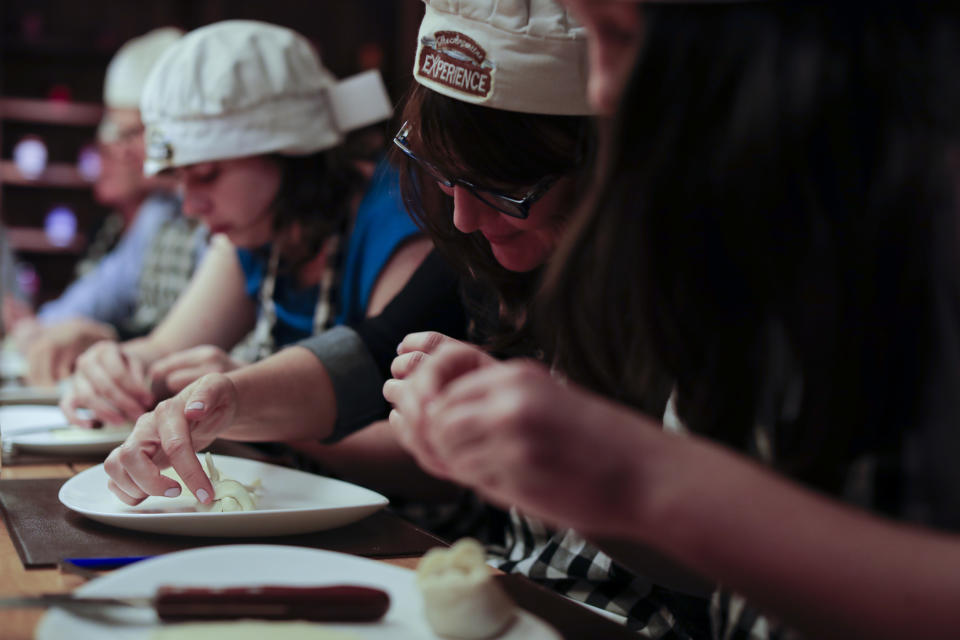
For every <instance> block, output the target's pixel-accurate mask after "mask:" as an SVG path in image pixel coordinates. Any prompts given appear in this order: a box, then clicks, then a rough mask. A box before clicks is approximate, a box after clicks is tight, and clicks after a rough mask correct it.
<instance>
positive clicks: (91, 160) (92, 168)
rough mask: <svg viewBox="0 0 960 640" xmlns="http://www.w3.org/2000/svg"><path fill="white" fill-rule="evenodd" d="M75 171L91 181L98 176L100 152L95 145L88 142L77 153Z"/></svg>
mask: <svg viewBox="0 0 960 640" xmlns="http://www.w3.org/2000/svg"><path fill="white" fill-rule="evenodd" d="M77 171H78V172H79V173H80V175H81V176H83V179H84V180H88V181H90V182H93V181H94V180H96V179H97V178H99V177H100V152H99V151H97V147H96V145H92V144H88V145H86V146H84V147H83V148H82V149H80V153H78V154H77Z"/></svg>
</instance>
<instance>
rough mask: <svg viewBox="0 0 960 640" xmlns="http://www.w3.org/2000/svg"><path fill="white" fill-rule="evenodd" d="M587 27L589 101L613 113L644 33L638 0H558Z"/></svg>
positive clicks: (599, 110)
mask: <svg viewBox="0 0 960 640" xmlns="http://www.w3.org/2000/svg"><path fill="white" fill-rule="evenodd" d="M560 2H561V3H562V4H564V5H566V6H567V8H568V9H570V12H571V13H573V15H574V16H576V17H577V19H578V20H580V22H581V23H582V24H583V26H584V27H585V28H586V29H587V32H588V34H589V37H590V40H589V51H590V81H589V85H588V87H587V89H588V93H589V97H590V103H591V104H592V105H593V107H594V108H595V109H597V111H598V112H600V113H603V114H607V115H609V114H612V113H613V112H614V111H615V110H616V108H617V103H618V102H619V100H620V93H621V92H622V91H623V87H624V85H625V84H626V82H627V77H628V76H629V74H630V70H631V69H632V68H633V63H634V61H635V60H636V57H637V52H638V51H639V49H640V40H641V37H642V35H643V23H642V15H641V12H640V3H639V2H636V1H630V0H560Z"/></svg>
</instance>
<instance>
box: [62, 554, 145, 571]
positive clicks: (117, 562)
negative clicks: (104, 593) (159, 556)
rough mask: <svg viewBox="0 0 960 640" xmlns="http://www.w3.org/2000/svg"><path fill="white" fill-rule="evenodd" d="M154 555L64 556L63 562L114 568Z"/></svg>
mask: <svg viewBox="0 0 960 640" xmlns="http://www.w3.org/2000/svg"><path fill="white" fill-rule="evenodd" d="M153 557H154V556H122V557H119V558H64V559H63V561H64V562H69V563H70V564H72V565H73V566H75V567H82V568H84V569H116V568H117V567H125V566H127V565H128V564H133V563H134V562H140V561H141V560H147V559H149V558H153Z"/></svg>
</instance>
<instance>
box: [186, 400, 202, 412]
mask: <svg viewBox="0 0 960 640" xmlns="http://www.w3.org/2000/svg"><path fill="white" fill-rule="evenodd" d="M204 406H205V405H204V404H203V403H202V402H200V401H199V400H194V401H193V402H191V403H190V404H188V405H187V411H200V410H201V409H203V407H204Z"/></svg>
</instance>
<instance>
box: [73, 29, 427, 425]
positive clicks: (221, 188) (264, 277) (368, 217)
mask: <svg viewBox="0 0 960 640" xmlns="http://www.w3.org/2000/svg"><path fill="white" fill-rule="evenodd" d="M141 110H142V113H143V119H144V122H145V124H146V144H147V159H146V163H145V171H146V172H147V173H148V174H151V175H153V174H158V173H160V172H167V173H170V174H172V175H173V176H174V177H175V179H176V180H177V182H178V185H179V188H180V191H181V194H182V196H183V209H184V212H185V213H186V215H188V216H191V217H195V218H199V219H200V220H201V221H203V222H204V223H205V224H206V225H207V226H208V227H209V228H210V231H211V232H212V233H213V234H215V236H214V239H213V241H212V243H211V248H210V251H209V253H208V255H207V257H206V259H205V260H204V263H203V264H202V265H201V268H200V269H199V271H198V273H197V275H196V276H195V278H194V280H193V282H192V283H191V285H190V288H189V289H188V290H187V291H186V292H185V293H184V295H183V296H182V297H181V299H180V300H179V301H178V303H177V306H176V307H175V308H174V309H173V311H172V312H171V313H170V314H169V316H168V317H167V318H166V319H165V321H164V322H163V323H162V324H161V325H160V326H159V327H157V328H156V329H155V330H154V331H153V332H152V333H151V334H150V335H148V336H146V337H145V338H142V339H138V340H133V341H129V342H127V343H124V344H121V345H116V344H111V343H101V344H98V345H96V346H94V347H93V348H91V349H90V350H88V351H87V352H86V353H85V354H84V355H83V356H82V357H81V358H80V360H79V362H78V371H77V375H76V376H75V380H74V388H73V391H72V392H71V394H69V395H68V396H67V397H66V398H65V399H64V401H63V403H62V406H63V407H64V410H65V411H66V412H67V413H68V414H69V415H71V416H74V415H75V414H74V410H75V408H76V407H86V408H88V409H91V410H92V411H93V412H94V413H95V414H96V415H97V416H98V417H99V418H100V419H102V420H105V421H108V422H125V421H133V420H136V419H137V418H138V417H139V416H140V415H141V414H142V413H143V412H144V411H145V410H147V409H150V408H152V407H153V405H154V403H155V402H156V399H157V396H158V395H161V394H165V393H169V392H170V391H176V390H179V389H180V388H182V387H183V386H185V385H186V384H188V383H189V382H190V381H192V380H193V379H196V378H197V377H199V376H201V375H203V374H204V373H207V372H210V371H224V370H230V369H234V368H236V367H238V366H240V365H241V364H242V363H243V362H249V361H253V360H256V359H259V358H261V357H263V356H265V355H268V354H269V353H271V352H273V351H275V350H276V349H278V348H280V347H283V346H285V345H287V344H292V343H294V342H295V341H297V340H300V339H303V338H306V337H309V336H310V335H312V334H315V333H317V332H319V331H322V330H324V329H326V328H327V327H329V326H332V325H333V324H335V323H336V324H340V323H345V322H350V321H351V320H354V319H355V318H353V317H351V314H352V315H354V316H356V315H359V316H360V317H363V316H364V315H365V314H367V313H369V312H373V311H376V310H379V309H380V308H382V307H383V306H384V305H385V304H386V302H388V301H389V300H390V299H391V298H392V297H393V295H394V293H395V292H396V291H397V290H399V288H400V287H401V286H402V285H403V283H404V282H405V281H406V279H407V277H408V276H409V274H410V273H411V272H412V271H413V270H414V269H415V268H416V266H417V265H418V264H419V262H420V260H421V259H422V257H423V255H425V253H426V252H427V251H428V250H429V243H427V242H426V241H423V240H412V238H414V236H416V235H417V229H416V227H415V225H414V224H413V223H412V222H411V221H410V220H409V218H408V216H406V214H405V212H404V211H403V208H402V205H401V203H400V202H399V198H396V197H394V198H391V197H386V198H376V199H374V200H373V201H372V202H371V201H364V202H363V203H361V204H360V205H359V206H358V205H357V202H358V200H359V199H360V196H361V194H362V189H363V186H364V181H363V179H362V177H361V175H360V173H359V172H358V170H357V169H356V167H355V165H354V163H353V162H352V159H351V158H349V157H348V155H347V153H346V152H345V150H344V147H343V143H344V142H345V140H346V138H347V136H348V134H349V133H350V132H351V131H355V130H358V129H361V128H363V127H366V126H368V125H370V124H372V123H375V122H377V121H379V120H383V119H385V118H387V117H389V115H390V113H391V106H390V103H389V101H388V98H387V96H386V92H385V90H384V88H383V85H382V82H381V80H380V77H379V74H378V73H377V72H366V73H364V74H361V75H359V76H355V77H353V78H349V79H347V80H345V81H343V82H338V81H337V80H336V78H334V77H333V75H332V74H331V73H330V72H329V71H327V70H326V69H325V68H324V67H323V66H322V65H321V64H320V61H319V59H318V57H317V54H316V53H315V51H314V49H313V47H312V46H311V45H310V43H309V42H307V40H306V39H305V38H303V37H302V36H301V35H299V34H297V33H296V32H294V31H291V30H290V29H286V28H283V27H279V26H275V25H271V24H267V23H263V22H256V21H244V20H232V21H225V22H220V23H216V24H212V25H209V26H206V27H203V28H201V29H197V30H196V31H193V32H191V33H189V34H187V35H186V36H185V37H184V38H183V39H182V40H181V41H180V42H178V43H177V45H176V46H174V47H172V48H171V49H170V50H169V51H167V52H166V54H165V55H164V56H163V57H162V58H161V59H160V60H159V61H158V63H157V65H156V67H154V69H153V70H152V72H151V74H150V76H149V78H148V80H147V86H146V88H145V90H144V95H143V100H142V102H141ZM392 178H393V175H392V174H390V173H389V172H380V173H378V174H377V175H376V176H375V178H374V181H375V183H376V184H377V186H378V187H383V188H385V189H388V188H389V186H390V181H391V179H392ZM387 193H388V195H389V191H387ZM357 229H363V230H364V233H363V234H358V239H359V240H360V242H350V236H351V232H352V231H354V230H357ZM408 240H410V242H407V241H408ZM356 263H360V267H359V268H355V267H356ZM341 270H342V272H343V273H346V274H352V275H351V277H352V278H356V279H365V280H364V281H363V282H352V281H345V280H344V279H343V278H341V277H340V276H339V273H340V272H341ZM355 289H359V290H362V291H364V292H366V293H365V297H364V298H363V299H362V300H360V301H356V300H354V301H353V302H352V303H351V304H350V306H349V309H348V308H347V306H346V305H347V302H349V300H345V299H346V298H347V293H348V292H351V291H354V290H355ZM340 293H342V294H343V295H338V294H340ZM251 330H252V335H250V336H249V338H248V339H247V340H246V341H245V342H244V344H243V345H242V348H241V349H238V350H237V351H236V352H235V356H236V357H234V356H231V355H228V354H227V351H226V350H228V349H230V348H232V347H234V346H235V345H237V344H238V343H239V342H240V341H241V339H242V338H244V336H247V335H248V334H251ZM148 377H149V378H152V383H153V384H152V385H151V384H149V383H148Z"/></svg>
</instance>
